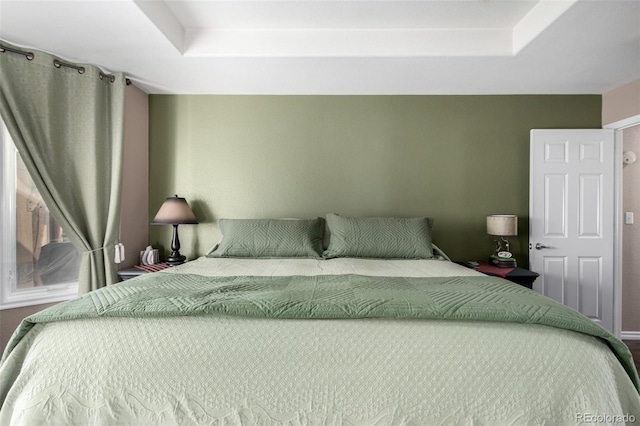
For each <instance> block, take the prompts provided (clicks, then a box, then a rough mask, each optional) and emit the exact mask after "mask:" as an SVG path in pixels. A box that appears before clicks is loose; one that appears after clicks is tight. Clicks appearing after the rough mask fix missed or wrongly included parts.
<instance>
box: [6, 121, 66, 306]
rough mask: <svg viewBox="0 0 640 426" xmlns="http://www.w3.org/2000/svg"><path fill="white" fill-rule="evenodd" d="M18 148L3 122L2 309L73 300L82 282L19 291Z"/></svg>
mask: <svg viewBox="0 0 640 426" xmlns="http://www.w3.org/2000/svg"><path fill="white" fill-rule="evenodd" d="M15 153H16V148H15V146H14V144H13V141H12V140H11V137H10V136H9V132H8V131H7V128H6V127H5V125H4V123H3V122H2V120H1V119H0V203H1V206H0V207H1V210H0V219H2V222H1V224H2V225H1V228H0V310H3V309H13V308H20V307H23V306H33V305H41V304H44V303H55V302H61V301H64V300H69V299H73V298H74V297H76V296H77V295H78V282H77V281H76V282H68V283H61V284H53V285H46V286H39V287H31V288H25V289H18V288H17V285H18V277H17V262H16V185H17V182H16V155H15Z"/></svg>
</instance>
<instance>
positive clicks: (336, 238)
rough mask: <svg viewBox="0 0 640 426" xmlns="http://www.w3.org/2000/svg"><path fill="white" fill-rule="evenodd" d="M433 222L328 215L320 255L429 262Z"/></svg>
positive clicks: (431, 251)
mask: <svg viewBox="0 0 640 426" xmlns="http://www.w3.org/2000/svg"><path fill="white" fill-rule="evenodd" d="M432 226H433V219H431V218H427V217H418V218H392V217H368V218H360V217H342V216H338V215H337V214H333V213H332V214H328V215H327V227H328V228H329V232H330V234H331V236H330V238H329V247H328V248H327V250H325V252H324V253H323V256H324V257H325V258H327V259H330V258H334V257H368V258H385V259H430V258H432V257H433V247H432V242H431V227H432Z"/></svg>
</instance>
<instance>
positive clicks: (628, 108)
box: [602, 79, 640, 125]
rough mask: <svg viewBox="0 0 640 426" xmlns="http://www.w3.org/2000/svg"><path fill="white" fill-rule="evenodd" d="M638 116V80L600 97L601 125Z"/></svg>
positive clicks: (639, 94) (639, 98)
mask: <svg viewBox="0 0 640 426" xmlns="http://www.w3.org/2000/svg"><path fill="white" fill-rule="evenodd" d="M639 114H640V79H638V80H635V81H632V82H631V83H629V84H625V85H624V86H621V87H618V88H617V89H614V90H612V91H610V92H607V93H605V94H604V95H602V124H603V125H607V124H611V123H615V122H616V121H620V120H624V119H625V118H629V117H633V116H634V115H639Z"/></svg>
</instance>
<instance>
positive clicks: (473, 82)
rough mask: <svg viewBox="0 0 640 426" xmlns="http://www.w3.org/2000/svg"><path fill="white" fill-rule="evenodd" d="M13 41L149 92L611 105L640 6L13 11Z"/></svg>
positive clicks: (221, 4)
mask: <svg viewBox="0 0 640 426" xmlns="http://www.w3.org/2000/svg"><path fill="white" fill-rule="evenodd" d="M0 38H1V39H3V40H6V41H8V42H11V43H14V44H17V45H22V46H28V47H34V48H37V49H41V50H45V51H49V52H52V53H55V54H57V55H59V56H62V57H64V58H66V59H68V60H71V61H76V62H86V63H93V64H96V65H99V66H101V67H103V68H104V69H106V70H109V71H123V72H125V73H126V74H127V76H129V78H130V79H131V80H133V81H134V84H136V85H137V86H139V87H141V88H142V89H143V90H145V91H147V92H149V93H193V94H514V93H516V94H550V93H553V94H583V93H585V94H601V93H604V92H606V91H608V90H611V89H613V88H615V87H618V86H621V85H622V84H625V83H627V82H629V81H632V80H634V79H637V78H640V0H291V1H289V0H221V1H207V0H166V1H161V0H153V1H152V0H75V1H55V0H46V1H31V0H20V1H16V0H11V1H10V0H0Z"/></svg>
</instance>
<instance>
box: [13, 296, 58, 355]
mask: <svg viewBox="0 0 640 426" xmlns="http://www.w3.org/2000/svg"><path fill="white" fill-rule="evenodd" d="M53 305H55V303H49V304H45V305H36V306H25V307H24V308H15V309H5V310H3V311H0V353H2V352H4V348H5V346H6V345H7V342H9V338H10V337H11V335H12V334H13V332H14V331H15V329H16V328H17V327H18V325H19V324H20V321H22V320H23V319H24V318H26V317H28V316H29V315H33V314H35V313H36V312H39V311H41V310H43V309H44V308H48V307H49V306H53Z"/></svg>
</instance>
